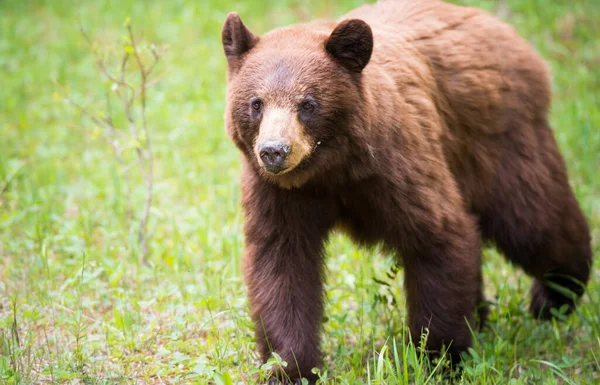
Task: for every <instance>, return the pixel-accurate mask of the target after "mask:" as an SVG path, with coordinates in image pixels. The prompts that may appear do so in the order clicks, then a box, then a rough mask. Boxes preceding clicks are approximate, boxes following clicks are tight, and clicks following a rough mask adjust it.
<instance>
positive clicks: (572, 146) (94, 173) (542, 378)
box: [0, 0, 600, 385]
mask: <svg viewBox="0 0 600 385" xmlns="http://www.w3.org/2000/svg"><path fill="white" fill-rule="evenodd" d="M358 3H359V1H358V0H347V1H344V2H333V1H332V2H327V3H323V2H321V1H318V0H310V1H296V0H286V1H274V0H272V1H264V2H251V1H245V2H240V3H239V4H236V3H235V2H233V1H230V0H226V1H220V0H219V1H217V0H203V1H184V0H175V1H172V2H143V1H134V0H120V1H113V0H106V1H102V2H89V1H88V2H73V3H70V2H59V1H39V0H38V1H28V2H18V1H17V2H9V1H0V130H1V131H0V383H6V384H28V383H58V384H116V383H118V384H130V383H135V384H159V383H191V384H206V383H214V384H231V383H245V382H252V381H253V380H252V378H253V377H252V376H253V375H260V374H261V373H264V368H263V369H261V368H260V367H257V363H258V361H257V354H256V352H255V348H254V343H253V335H252V324H251V322H250V319H249V316H248V308H247V302H246V297H245V293H244V287H243V283H242V279H241V274H240V268H239V258H240V253H241V250H242V239H243V238H242V231H241V228H242V223H243V218H242V217H241V214H240V205H239V192H238V191H239V179H238V175H239V157H238V153H237V151H236V149H235V148H234V147H233V145H232V144H231V143H230V142H229V141H228V140H227V139H226V136H225V132H224V128H223V119H222V117H223V109H224V92H225V72H224V71H225V60H224V58H223V54H222V49H221V46H220V28H221V25H222V22H223V20H224V19H225V16H226V14H227V13H228V12H229V11H232V10H236V11H237V12H239V13H240V14H241V15H242V17H243V19H244V21H245V23H246V24H247V25H248V26H249V27H250V28H251V29H252V30H253V31H254V32H256V33H263V32H266V31H268V30H269V29H271V28H273V27H275V26H279V25H284V24H288V23H293V22H297V21H302V20H307V19H309V18H315V17H336V16H338V15H341V14H343V13H344V12H345V11H347V10H349V9H351V8H353V7H354V6H356V5H358ZM465 3H469V4H472V5H477V6H480V7H483V8H485V9H487V10H490V11H492V12H494V13H496V14H498V15H499V16H500V17H502V18H503V19H505V20H508V21H509V22H511V23H512V24H513V25H515V26H516V28H517V29H518V30H519V32H520V33H521V34H522V35H523V36H524V37H526V38H527V39H528V40H530V41H531V42H532V43H533V44H534V46H535V47H536V48H537V49H538V50H539V51H540V52H541V53H542V54H543V56H544V57H545V58H546V59H547V60H548V62H549V64H550V66H551V68H552V72H553V87H554V91H555V98H554V105H553V110H552V123H553V126H554V127H555V131H556V137H557V140H558V143H559V146H560V148H561V150H562V152H563V154H564V156H565V159H566V162H567V164H568V166H569V170H570V177H571V183H572V185H573V187H574V189H575V191H576V193H577V196H578V199H579V201H580V202H581V205H582V207H583V209H584V211H585V213H586V215H587V217H588V218H589V221H590V224H591V228H592V234H593V248H594V252H595V255H596V257H598V255H599V251H600V172H599V170H600V110H599V107H598V106H600V35H599V32H598V28H597V27H598V20H600V7H598V5H597V4H594V2H593V1H590V0H588V1H584V0H580V1H553V2H546V1H542V0H526V1H521V0H508V1H491V0H487V1H486V0H473V1H465ZM334 4H336V5H334ZM127 16H130V17H131V19H132V23H133V28H134V30H135V31H136V32H137V33H138V34H139V35H140V36H142V35H143V37H144V38H145V39H146V41H155V42H159V43H166V44H168V45H169V51H168V53H167V55H166V56H165V57H164V59H163V62H162V64H161V66H162V69H163V70H167V71H168V73H167V76H166V77H165V78H164V79H163V80H162V81H161V82H160V83H159V84H158V85H156V86H155V87H154V88H152V89H151V90H150V91H149V95H148V98H149V100H148V114H147V115H148V121H149V125H150V130H151V132H152V135H153V136H152V140H153V146H154V157H155V159H154V160H155V169H154V179H155V199H154V201H153V205H152V210H151V214H150V215H151V217H150V219H151V220H150V223H149V230H150V236H151V239H150V249H151V254H150V257H149V258H148V261H149V263H148V265H142V264H140V263H138V258H137V257H138V255H137V252H138V251H137V249H136V242H135V239H133V238H131V237H128V236H127V234H128V229H127V225H126V220H125V211H124V207H125V206H124V201H123V186H122V178H121V176H120V174H119V172H118V170H119V168H118V164H117V162H116V161H115V160H114V157H113V155H112V154H111V152H110V148H109V147H107V146H106V145H105V144H104V143H103V142H102V140H101V139H100V138H99V137H98V128H97V127H95V126H94V123H93V122H92V121H91V120H90V119H88V118H87V117H85V116H84V115H83V114H81V113H80V112H79V111H77V110H76V109H74V108H73V107H72V106H70V105H68V104H66V103H64V101H63V99H64V95H65V94H68V95H69V97H71V98H73V99H74V100H77V101H78V102H80V103H81V104H84V105H86V106H88V107H89V108H90V109H92V110H94V111H96V110H99V109H101V108H102V107H103V97H104V92H105V89H106V87H107V85H106V84H105V83H103V82H102V80H101V77H100V75H99V73H98V71H97V69H96V68H95V66H94V62H93V56H92V55H91V53H90V50H89V48H88V46H87V45H86V43H85V40H84V39H83V38H82V36H81V35H80V33H79V23H80V22H81V23H82V24H83V25H84V26H85V27H86V29H87V31H88V33H89V34H90V36H92V38H93V39H94V40H95V41H97V42H99V44H100V45H108V46H111V45H112V46H114V42H115V41H118V40H119V39H120V37H121V36H122V35H124V34H125V29H124V28H123V21H124V20H125V19H126V17H127ZM131 178H132V179H131V183H132V184H133V186H135V188H134V189H133V192H132V194H133V196H132V197H133V201H134V202H136V203H138V204H140V205H141V202H143V199H144V189H143V185H142V180H141V178H140V177H139V175H137V174H133V175H132V177H131ZM138 186H139V187H138ZM327 251H328V255H329V258H328V283H327V289H328V291H327V314H328V319H327V321H326V322H325V323H324V326H323V327H324V333H323V336H324V339H323V349H324V351H325V352H326V355H325V359H326V364H325V366H324V368H323V369H322V371H321V378H322V379H323V383H333V384H358V383H361V384H364V383H369V384H444V383H451V382H452V381H454V382H455V383H465V384H481V385H484V384H507V383H508V384H597V383H599V382H600V282H599V279H598V277H599V274H598V273H599V272H600V263H599V262H598V258H596V259H595V266H594V274H593V278H592V282H591V283H590V286H589V291H588V294H587V295H586V296H585V298H584V301H583V304H582V306H581V307H580V308H579V309H578V310H577V313H576V314H574V315H573V316H571V317H569V318H567V319H566V320H565V321H564V322H548V323H540V322H537V321H536V320H534V319H533V318H532V317H531V316H530V315H529V314H528V313H527V311H526V309H527V303H528V290H529V286H530V283H531V280H530V279H529V278H528V277H526V276H525V275H524V274H523V273H522V272H521V271H519V270H518V269H515V268H513V267H511V266H510V265H508V264H507V263H506V262H504V261H503V259H502V258H501V256H499V255H498V254H497V252H496V251H495V250H493V249H490V250H486V253H485V269H484V272H485V277H486V294H487V297H488V299H490V301H491V302H492V312H491V317H490V321H489V327H488V328H487V329H485V330H484V331H483V332H480V333H475V339H476V343H475V345H474V347H473V350H472V351H471V354H470V355H471V357H470V358H469V359H468V360H467V361H466V362H465V364H464V370H463V372H462V374H457V375H456V377H455V378H453V379H452V378H449V377H448V374H447V373H445V371H443V370H441V369H440V368H436V365H437V363H436V362H433V363H432V362H429V361H428V360H426V359H424V358H423V357H421V356H419V354H418V353H417V351H416V350H415V348H414V345H407V344H404V343H403V337H404V335H405V333H406V329H405V326H404V325H405V323H404V319H405V309H404V297H403V295H402V289H401V287H402V273H401V272H400V273H398V274H397V275H396V276H394V275H392V276H391V277H390V276H388V274H387V273H388V272H389V271H390V268H391V261H390V259H389V258H387V257H386V256H385V255H379V254H380V253H379V252H378V251H377V250H364V249H359V248H357V247H355V246H354V245H352V244H351V243H350V242H349V240H348V239H346V238H344V237H342V236H339V235H336V236H334V237H333V238H332V240H331V242H330V243H329V245H328V248H327ZM375 279H377V280H378V281H382V280H383V281H386V282H388V283H389V286H388V285H384V284H381V283H377V282H376V281H375ZM274 360H276V358H274ZM441 365H443V363H442V364H441Z"/></svg>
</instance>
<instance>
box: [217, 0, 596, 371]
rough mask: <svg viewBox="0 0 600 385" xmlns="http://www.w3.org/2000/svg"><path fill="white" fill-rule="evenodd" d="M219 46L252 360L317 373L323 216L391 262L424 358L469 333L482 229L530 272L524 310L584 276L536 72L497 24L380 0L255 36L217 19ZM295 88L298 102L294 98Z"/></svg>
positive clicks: (545, 314)
mask: <svg viewBox="0 0 600 385" xmlns="http://www.w3.org/2000/svg"><path fill="white" fill-rule="evenodd" d="M356 19H360V20H363V21H360V20H356ZM365 22H366V23H365ZM369 26H370V28H369ZM223 44H224V47H225V52H226V55H227V58H228V62H229V76H228V79H229V83H228V96H227V98H228V99H227V111H226V114H225V119H226V126H227V132H228V134H229V136H230V137H231V138H232V140H233V142H234V143H235V144H236V145H237V147H238V148H239V149H240V150H241V152H242V155H243V156H242V163H243V174H242V190H243V207H244V210H245V214H246V223H245V236H246V237H245V253H244V258H243V263H244V272H245V280H246V282H247V286H248V295H249V299H250V306H251V310H252V316H253V318H254V321H255V322H256V325H257V327H256V336H257V343H258V346H259V349H260V352H261V355H262V357H263V359H267V358H268V357H269V355H270V352H271V351H275V352H277V353H278V354H279V355H281V357H282V358H283V359H284V360H285V361H287V362H288V366H287V368H286V369H285V371H286V373H287V375H289V376H290V377H291V378H300V377H301V376H304V377H306V378H309V379H310V380H314V379H315V378H314V375H313V374H312V373H311V372H310V370H311V368H313V367H316V366H319V365H320V364H321V353H320V350H319V329H320V321H321V319H322V316H323V303H322V295H323V264H324V261H323V258H324V256H323V243H324V242H325V240H326V239H327V237H328V235H329V233H330V232H331V231H332V229H333V228H334V227H335V226H336V225H340V226H341V227H343V228H344V229H345V230H347V231H348V233H349V234H350V235H351V236H352V237H353V238H354V239H356V240H357V241H358V242H360V243H361V244H367V245H373V244H377V243H381V244H383V245H384V246H385V247H386V248H388V249H390V250H392V251H393V252H395V253H396V254H397V255H398V258H401V261H402V263H403V265H404V268H405V285H406V287H405V288H406V295H407V303H408V312H409V323H410V325H409V326H410V330H411V333H412V334H413V337H414V338H418V336H419V334H420V333H421V331H422V330H423V328H424V327H425V328H428V329H429V339H428V342H427V345H428V349H429V350H430V351H431V352H433V353H435V352H437V351H439V350H440V349H441V347H442V346H443V345H448V344H450V353H451V355H452V356H453V357H457V356H458V355H459V354H460V352H462V351H464V350H465V349H466V348H467V347H469V346H470V344H471V334H470V331H469V328H468V326H467V323H466V322H465V320H467V321H471V322H472V321H474V313H475V310H476V307H477V304H478V302H479V301H481V299H482V295H481V284H482V283H481V282H482V278H481V261H480V253H481V249H480V243H481V242H482V240H485V241H488V240H489V241H492V242H494V243H495V244H496V245H497V246H498V248H499V249H500V250H501V251H502V252H503V253H504V254H505V255H506V257H507V258H508V259H509V260H510V261H512V262H514V263H516V264H518V265H520V266H522V267H523V269H524V270H525V271H526V272H527V273H528V274H530V275H531V276H533V277H535V278H536V281H535V284H534V288H533V290H532V303H531V310H532V312H533V313H534V315H535V316H541V317H542V318H549V317H550V314H551V313H550V309H551V308H557V307H560V306H561V305H563V304H568V305H569V306H570V310H572V309H573V307H574V306H575V299H576V297H579V296H581V295H582V294H583V290H584V285H585V283H586V282H587V280H588V277H589V268H590V263H591V248H590V235H589V230H588V225H587V223H586V220H585V218H584V216H583V214H582V212H581V210H580V208H579V206H578V204H577V202H576V200H575V197H574V195H573V192H572V190H571V188H570V186H569V183H568V179H567V174H566V168H565V164H564V162H563V159H562V157H561V155H560V154H559V152H558V149H557V145H556V142H555V140H554V137H553V134H552V131H551V128H550V126H549V125H548V120H547V115H548V108H549V103H550V86H549V74H548V71H547V68H546V66H545V65H544V63H543V62H542V61H541V59H540V58H539V57H538V55H537V54H536V53H535V52H534V51H533V50H532V49H531V48H530V46H529V45H528V44H527V43H526V42H525V41H523V40H522V39H521V38H519V37H518V36H517V34H516V33H515V31H514V30H513V29H512V28H511V27H510V26H508V25H506V24H504V23H503V22H501V21H499V20H497V19H495V18H494V17H492V16H490V15H488V14H487V13H485V12H482V11H480V10H477V9H472V8H465V7H459V6H454V5H450V4H446V3H443V2H439V1H436V0H427V1H418V2H417V1H382V2H380V3H378V4H376V5H368V6H363V7H361V8H358V9H356V10H354V11H352V12H351V13H349V14H348V15H346V16H344V17H343V18H342V21H341V22H340V23H339V24H336V23H335V22H315V23H311V24H304V25H295V26H291V27H286V28H281V29H277V30H274V31H272V32H270V33H268V34H266V35H265V36H263V37H260V38H258V37H256V36H254V35H252V34H251V33H250V32H249V31H248V30H247V29H246V27H244V25H243V24H242V22H241V20H240V19H239V17H238V16H237V15H235V14H231V15H230V16H229V17H228V19H227V21H226V23H225V26H224V29H223ZM367 63H368V64H367ZM365 65H366V66H365ZM309 97H313V98H314V100H317V101H318V104H316V105H315V108H314V109H313V110H311V112H310V113H307V112H306V111H304V110H302V109H301V107H298V103H301V101H302V100H304V99H306V98H309ZM252 98H260V100H261V101H262V104H261V105H260V108H261V109H260V110H257V111H254V112H252V111H251V110H250V107H249V104H248V103H249V101H250V100H251V99H252ZM311 100H312V99H311ZM308 108H309V109H310V106H308ZM273 109H280V111H287V114H288V115H287V118H286V117H285V116H286V115H285V114H283V115H282V116H283V118H281V119H280V120H279V122H282V121H287V122H288V123H287V124H286V127H273V126H272V125H271V123H266V122H262V117H263V114H268V113H269V112H270V111H272V110H273ZM265 116H266V115H265ZM294 119H295V120H294ZM289 122H292V123H289ZM262 131H265V132H266V131H269V132H286V134H285V135H287V136H285V137H284V138H283V139H282V140H286V141H288V142H286V143H289V144H290V145H291V148H292V150H291V152H292V155H290V158H289V159H287V162H288V163H290V164H289V165H287V164H286V166H290V168H289V169H287V171H285V172H282V173H280V174H272V173H269V172H267V171H265V169H264V167H263V165H262V164H261V159H260V156H258V155H257V153H256V141H257V138H258V137H259V136H260V133H261V132H262ZM283 136H284V135H283V134H282V137H283ZM290 138H292V139H290ZM296 142H302V143H304V144H303V145H302V146H300V145H297V143H296ZM298 148H299V149H300V150H297V149H298ZM308 148H310V150H307V149H308ZM294 151H299V152H297V153H295V152H294ZM290 159H292V160H290ZM572 279H575V280H577V281H578V282H579V283H580V284H576V283H573V281H572ZM553 284H560V285H563V286H566V287H567V288H569V289H570V290H571V291H573V292H574V297H569V296H565V295H563V294H560V293H559V291H556V290H552V289H551V286H552V285H553ZM481 313H482V314H483V313H484V311H482V312H481ZM274 375H277V373H274Z"/></svg>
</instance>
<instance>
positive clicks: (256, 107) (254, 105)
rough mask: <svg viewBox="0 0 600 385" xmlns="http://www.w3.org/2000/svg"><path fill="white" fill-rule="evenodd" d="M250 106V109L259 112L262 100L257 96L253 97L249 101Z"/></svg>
mask: <svg viewBox="0 0 600 385" xmlns="http://www.w3.org/2000/svg"><path fill="white" fill-rule="evenodd" d="M250 107H252V110H254V111H256V112H259V111H260V110H262V107H263V102H262V100H260V99H258V98H254V99H252V101H250Z"/></svg>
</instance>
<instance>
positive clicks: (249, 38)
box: [221, 12, 258, 72]
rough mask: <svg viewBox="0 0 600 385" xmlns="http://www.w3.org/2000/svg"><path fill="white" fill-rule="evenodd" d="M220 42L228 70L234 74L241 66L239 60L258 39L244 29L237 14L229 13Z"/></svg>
mask: <svg viewBox="0 0 600 385" xmlns="http://www.w3.org/2000/svg"><path fill="white" fill-rule="evenodd" d="M221 41H222V42H223V49H224V50H225V57H227V63H228V64H229V69H230V70H231V71H233V72H236V71H237V70H238V69H239V67H240V65H241V60H240V59H241V58H242V56H243V55H244V54H245V53H246V52H248V51H250V49H252V47H254V46H255V45H256V43H258V37H257V36H255V35H254V34H252V32H250V31H249V30H248V28H246V26H245V25H244V23H242V20H241V19H240V17H239V15H238V14H237V13H235V12H231V13H230V14H229V15H227V19H225V24H224V25H223V31H221Z"/></svg>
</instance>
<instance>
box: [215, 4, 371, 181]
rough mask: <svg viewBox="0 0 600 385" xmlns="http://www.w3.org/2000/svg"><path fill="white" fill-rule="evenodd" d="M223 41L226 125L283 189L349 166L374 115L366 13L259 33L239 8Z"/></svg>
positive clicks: (265, 174)
mask: <svg viewBox="0 0 600 385" xmlns="http://www.w3.org/2000/svg"><path fill="white" fill-rule="evenodd" d="M222 42H223V48H224V50H225V56H226V58H227V62H228V87H227V108H226V111H225V124H226V128H227V133H228V135H229V137H230V138H231V139H232V140H233V142H234V143H235V144H236V146H237V147H238V148H239V149H240V150H241V151H242V153H243V154H244V156H245V157H246V160H247V161H248V163H249V164H250V165H251V167H253V168H254V169H255V170H256V171H257V172H258V173H259V174H260V175H261V176H262V177H263V178H265V179H266V180H268V181H271V182H274V183H276V184H278V185H280V186H281V187H285V188H292V187H299V186H301V185H303V184H305V183H306V182H307V181H309V180H311V178H315V177H317V176H318V175H320V176H321V177H324V176H326V175H327V173H328V172H329V173H331V172H336V171H335V170H341V169H342V167H343V166H344V164H345V163H346V162H347V161H348V156H349V154H351V153H352V151H351V149H352V146H353V142H355V138H353V135H354V134H353V127H355V126H357V125H364V122H365V120H366V119H368V117H367V111H365V109H366V106H365V103H366V100H365V95H364V90H363V84H362V83H363V82H362V76H363V74H362V72H363V69H364V68H365V66H366V65H367V63H368V62H369V59H370V58H371V53H372V50H373V35H372V32H371V28H370V27H369V25H368V24H367V23H365V22H364V21H362V20H358V19H350V20H344V21H342V22H340V23H339V24H337V25H333V24H331V23H313V24H304V25H296V26H292V27H287V28H281V29H277V30H274V31H272V32H270V33H268V34H266V35H264V36H262V37H260V38H259V37H257V36H255V35H254V34H252V33H251V32H250V31H249V30H248V29H247V28H246V26H244V24H243V23H242V21H241V19H240V18H239V16H238V15H237V14H236V13H230V14H229V15H228V16H227V19H226V21H225V24H224V26H223V31H222Z"/></svg>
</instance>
